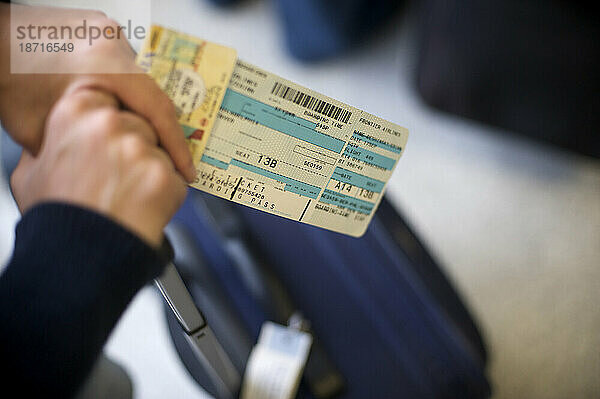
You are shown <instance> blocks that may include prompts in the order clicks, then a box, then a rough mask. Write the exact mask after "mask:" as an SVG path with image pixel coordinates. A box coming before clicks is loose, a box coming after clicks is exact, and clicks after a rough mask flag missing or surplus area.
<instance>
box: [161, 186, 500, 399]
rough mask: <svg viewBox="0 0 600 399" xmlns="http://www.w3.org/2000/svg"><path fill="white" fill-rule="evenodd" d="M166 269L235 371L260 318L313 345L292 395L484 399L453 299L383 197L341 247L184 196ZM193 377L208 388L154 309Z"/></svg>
mask: <svg viewBox="0 0 600 399" xmlns="http://www.w3.org/2000/svg"><path fill="white" fill-rule="evenodd" d="M168 235H169V236H170V238H171V242H172V243H173V246H174V248H175V254H176V258H175V264H176V265H177V268H178V269H179V272H180V274H181V275H182V277H183V279H184V282H185V283H186V286H187V287H188V290H189V291H190V293H191V294H192V296H193V297H194V301H195V302H196V304H197V306H198V307H199V308H200V309H201V310H202V311H203V312H204V315H205V317H206V319H207V321H208V323H209V325H211V327H212V329H213V331H214V332H215V334H216V336H217V338H218V339H219V341H220V342H221V344H222V345H223V347H224V349H225V351H226V352H227V354H228V355H229V357H230V359H231V361H232V362H233V364H234V365H235V367H236V368H237V369H238V371H239V372H240V374H243V371H244V368H245V365H246V362H247V360H248V356H249V354H250V351H251V349H252V347H253V345H254V344H255V342H256V340H257V337H258V334H259V331H260V328H261V325H262V323H263V322H264V321H265V320H271V321H275V322H278V323H281V324H295V325H298V324H300V325H301V326H303V327H304V328H305V329H308V330H309V331H310V332H311V333H312V334H313V336H314V343H313V347H312V349H311V352H310V355H309V358H308V361H307V365H306V368H305V372H304V376H303V380H302V383H301V385H300V389H299V392H298V397H300V398H333V397H339V398H484V397H489V395H490V391H491V390H490V385H489V383H488V381H487V379H486V375H485V366H486V361H487V355H486V350H485V345H484V342H483V340H482V337H481V334H480V333H479V331H478V329H477V326H476V324H475V322H474V320H473V318H472V316H471V315H470V314H469V312H468V310H467V309H466V307H465V305H464V304H463V302H462V301H461V299H460V297H459V295H458V294H457V292H456V291H455V290H454V288H453V287H452V285H451V284H450V283H449V281H448V280H447V279H446V277H445V276H444V274H443V273H442V271H441V270H440V268H439V267H438V265H437V264H436V262H435V261H434V260H433V259H432V258H431V257H430V256H429V254H428V252H427V250H426V249H425V248H424V246H423V245H422V244H421V243H420V242H419V241H418V240H417V238H416V237H415V235H414V233H413V232H412V231H411V229H410V228H409V227H408V226H407V224H406V223H405V222H404V220H403V218H402V217H401V216H400V215H399V214H398V212H397V211H396V210H395V209H394V208H393V206H392V205H391V204H390V203H389V202H388V201H387V200H386V199H385V198H384V200H383V201H382V203H381V205H380V207H379V209H378V211H377V213H376V215H375V217H374V219H373V221H372V223H371V225H370V227H369V229H368V230H367V232H366V234H365V235H364V236H363V237H361V238H358V239H357V238H352V237H348V236H344V235H341V234H338V233H333V232H330V231H326V230H323V229H319V228H315V227H312V226H307V225H303V224H300V223H297V222H295V221H290V220H286V219H283V218H280V217H277V216H273V215H269V214H265V213H263V212H260V211H256V210H254V209H251V208H247V207H244V206H239V205H236V204H234V203H231V202H228V201H225V200H222V199H219V198H216V197H213V196H210V195H206V194H204V193H201V192H198V191H194V190H192V191H191V192H190V194H189V196H188V198H187V200H186V202H185V204H184V206H183V207H182V208H181V210H180V211H179V213H178V214H177V215H176V216H175V218H174V219H173V221H172V222H171V224H170V226H169V228H168ZM165 314H166V315H167V319H168V323H169V329H170V332H171V336H172V339H173V342H174V344H175V347H176V349H177V351H178V353H179V355H180V357H181V359H182V361H183V363H184V364H185V366H186V368H187V369H188V371H189V372H190V374H191V375H192V376H193V378H194V379H195V380H196V381H197V382H198V383H199V384H200V385H201V386H202V387H203V388H204V389H206V390H207V391H208V392H210V393H211V394H213V395H216V392H217V391H216V389H215V387H214V386H213V384H212V382H211V379H210V378H209V376H208V374H207V371H206V370H205V368H204V367H203V365H202V364H201V363H200V362H199V361H198V360H197V358H196V357H195V355H194V354H193V353H192V351H191V350H190V347H189V345H188V343H187V341H186V340H185V339H184V338H183V335H182V334H181V329H180V326H179V324H178V323H177V321H176V319H175V318H174V317H173V315H172V312H171V311H170V310H169V309H166V312H165Z"/></svg>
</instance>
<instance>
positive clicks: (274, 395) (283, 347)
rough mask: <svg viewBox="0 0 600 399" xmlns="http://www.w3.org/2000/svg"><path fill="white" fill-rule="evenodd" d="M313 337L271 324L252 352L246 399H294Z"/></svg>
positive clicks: (244, 390)
mask: <svg viewBox="0 0 600 399" xmlns="http://www.w3.org/2000/svg"><path fill="white" fill-rule="evenodd" d="M311 344H312V336H311V335H310V334H308V333H305V332H302V331H300V330H297V329H295V328H291V327H285V326H281V325H279V324H275V323H272V322H270V321H267V322H265V323H264V324H263V326H262V328H261V330H260V335H259V337H258V342H257V344H256V346H255V347H254V348H253V349H252V353H250V358H249V359H248V364H247V365H246V371H245V373H244V379H243V382H242V392H241V396H240V397H241V398H242V399H291V398H294V397H295V396H296V392H297V390H298V386H299V385H300V379H301V378H302V372H303V370H304V366H305V364H306V360H307V359H308V354H309V352H310V347H311Z"/></svg>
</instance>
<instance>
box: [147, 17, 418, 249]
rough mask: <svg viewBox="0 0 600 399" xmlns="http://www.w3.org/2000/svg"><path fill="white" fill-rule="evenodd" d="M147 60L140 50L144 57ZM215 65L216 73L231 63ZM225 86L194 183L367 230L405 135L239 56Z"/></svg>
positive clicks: (295, 214) (287, 212)
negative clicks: (244, 60) (239, 58)
mask: <svg viewBox="0 0 600 399" xmlns="http://www.w3.org/2000/svg"><path fill="white" fill-rule="evenodd" d="M153 31H154V29H153ZM172 34H174V35H176V36H177V34H175V33H172ZM182 37H187V36H185V35H182ZM150 40H152V36H150ZM171 40H176V39H171ZM196 40H198V39H196ZM146 47H148V46H146ZM151 57H152V56H150V57H148V56H145V55H144V53H143V52H142V53H140V56H139V58H138V60H144V59H149V58H151ZM149 65H150V74H151V75H152V76H153V77H155V79H157V80H158V81H160V79H161V78H164V73H165V72H164V70H162V72H158V73H156V72H155V69H156V70H158V69H159V68H162V67H161V66H160V65H159V66H156V67H155V63H154V62H151V63H149ZM182 67H183V66H180V63H174V64H173V66H171V68H175V69H177V68H182ZM213 67H214V68H215V69H217V70H218V71H217V72H215V71H213V73H217V74H219V73H225V72H226V70H224V69H225V68H226V67H227V66H225V67H224V66H223V65H222V64H219V63H216V64H214V65H213ZM185 68H187V66H185ZM193 69H194V68H191V69H190V70H193ZM203 79H204V78H203ZM228 83H229V84H228V86H227V88H226V90H225V91H224V93H223V97H222V101H221V102H220V109H219V111H218V113H217V114H216V120H215V121H214V124H213V125H212V130H211V131H208V130H205V131H204V133H203V136H202V137H203V138H205V139H206V145H205V147H204V148H203V151H202V152H200V151H201V149H200V147H195V148H192V151H193V152H194V159H195V160H197V163H196V167H197V171H198V177H197V179H196V181H195V182H193V183H192V184H191V186H192V187H194V188H197V189H199V190H202V191H205V192H208V193H210V194H213V195H216V196H219V197H221V198H225V199H227V200H231V201H234V202H236V203H240V204H243V205H246V206H249V207H252V208H255V209H259V210H262V211H265V212H268V213H271V214H275V215H278V216H282V217H285V218H288V219H293V220H296V221H299V222H303V223H307V224H310V225H313V226H318V227H322V228H325V229H329V230H333V231H336V232H339V233H344V234H348V235H351V236H355V237H359V236H361V235H362V234H364V232H365V231H366V229H367V227H368V225H369V222H370V221H371V219H372V217H373V215H374V213H375V211H376V209H377V206H378V205H379V202H380V201H381V199H382V196H383V193H384V191H385V187H386V185H387V182H388V180H389V179H390V177H391V175H392V172H393V170H394V168H395V166H396V164H397V162H398V160H399V158H400V156H401V155H402V153H403V152H404V148H405V146H406V141H407V139H408V130H407V129H405V128H403V127H401V126H398V125H396V124H394V123H391V122H388V121H386V120H383V119H381V118H379V117H376V116H374V115H371V114H369V113H367V112H365V111H361V110H359V109H356V108H354V107H351V106H349V105H347V104H344V103H342V102H340V101H337V100H334V99H332V98H330V97H327V96H324V95H321V94H319V93H316V92H314V91H312V90H310V89H307V88H304V87H302V86H300V85H297V84H295V83H293V82H290V81H288V80H285V79H283V78H281V77H279V76H277V75H275V74H272V73H270V72H267V71H265V70H263V69H260V68H258V67H256V66H254V65H251V64H248V63H246V62H243V61H240V60H238V61H237V62H236V63H235V67H234V68H233V72H232V73H231V77H230V80H229V82H228ZM161 87H163V88H164V86H163V85H161ZM167 93H168V94H169V95H170V96H171V98H173V99H174V101H175V103H176V104H178V102H179V103H181V102H182V100H181V99H179V100H177V99H176V98H174V97H173V94H172V93H171V92H169V91H167ZM183 97H186V96H185V95H184V96H183ZM183 102H185V101H183ZM186 104H187V103H186ZM193 114H194V111H192V113H191V115H193ZM187 123H188V124H190V125H191V126H194V123H195V121H193V120H192V121H188V122H187Z"/></svg>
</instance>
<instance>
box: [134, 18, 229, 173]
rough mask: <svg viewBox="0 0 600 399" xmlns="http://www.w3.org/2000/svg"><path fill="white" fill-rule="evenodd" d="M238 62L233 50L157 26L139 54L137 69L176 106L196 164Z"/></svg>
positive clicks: (151, 31)
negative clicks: (148, 77)
mask: <svg viewBox="0 0 600 399" xmlns="http://www.w3.org/2000/svg"><path fill="white" fill-rule="evenodd" d="M236 59H237V52H236V51H235V50H234V49H232V48H229V47H225V46H220V45H218V44H215V43H211V42H207V41H205V40H202V39H198V38H195V37H193V36H189V35H184V34H181V33H178V32H174V31H172V30H169V29H165V28H163V27H160V26H156V25H154V26H152V28H151V29H150V34H149V35H148V38H147V39H146V41H145V43H144V47H143V48H142V50H141V51H140V53H139V54H138V57H137V63H138V65H140V66H141V67H142V68H144V69H145V70H146V71H147V72H148V73H149V74H150V75H151V76H152V78H153V79H154V80H155V81H156V82H157V83H158V85H159V86H160V87H161V88H162V89H163V90H164V91H165V92H166V93H167V94H168V95H169V97H170V98H171V100H172V101H173V103H174V104H175V109H176V111H177V116H178V118H179V123H180V124H181V126H182V127H183V130H184V132H185V135H186V137H187V138H188V144H189V146H190V150H191V151H192V154H193V156H194V163H195V164H197V163H198V162H199V161H200V158H199V157H200V156H201V155H202V153H203V151H204V147H205V146H206V142H207V139H208V136H209V135H210V132H211V130H212V127H213V124H214V122H215V119H216V117H217V113H218V111H219V106H220V105H221V102H222V101H223V96H224V95H225V90H226V89H227V85H228V83H229V79H230V78H231V74H232V72H233V68H234V66H235V62H236Z"/></svg>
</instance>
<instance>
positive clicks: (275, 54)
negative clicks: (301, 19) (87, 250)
mask: <svg viewBox="0 0 600 399" xmlns="http://www.w3.org/2000/svg"><path fill="white" fill-rule="evenodd" d="M71 3H81V2H76V1H75V2H73V1H72V2H71ZM107 3H110V2H102V4H104V6H105V7H104V8H105V9H106V10H107V11H108V13H109V14H110V15H112V16H114V17H116V18H117V19H119V20H122V19H123V18H125V19H126V18H127V17H128V16H127V15H124V14H123V13H122V11H121V13H119V11H118V10H117V9H116V8H112V9H111V8H110V7H108V8H107V6H106V4H107ZM109 5H110V4H109ZM151 15H152V19H153V21H155V22H157V23H161V24H164V25H167V26H171V27H173V28H176V29H179V30H182V31H186V32H189V33H190V34H194V35H197V36H201V37H204V38H206V39H209V40H213V41H216V42H220V43H223V44H227V45H230V46H232V47H235V48H236V49H237V50H238V52H239V56H240V58H243V59H244V60H246V61H249V62H252V63H255V64H257V65H259V66H261V67H263V68H266V69H268V70H270V71H273V72H275V73H278V74H280V75H282V76H284V77H286V78H289V79H292V80H294V81H296V82H298V83H300V84H303V85H306V86H308V87H311V88H313V89H315V90H318V91H321V92H323V93H326V94H328V95H330V96H332V97H335V98H337V99H340V100H342V101H345V102H347V103H349V104H352V105H354V106H356V107H359V108H362V109H365V110H367V111H369V112H371V113H374V114H377V115H379V116H382V117H384V118H386V119H389V120H391V121H394V122H396V123H399V124H401V125H403V126H406V127H407V128H408V129H409V130H410V132H411V133H410V134H411V135H410V138H409V142H408V145H407V149H406V153H405V155H404V156H403V158H402V159H401V160H400V163H399V165H398V168H397V170H396V172H395V174H394V176H393V178H392V182H391V184H390V188H389V194H390V195H391V197H392V198H393V200H394V202H395V203H396V204H398V205H399V206H400V207H401V209H402V211H403V212H404V213H405V214H406V216H407V217H408V218H409V219H410V220H411V221H412V223H413V224H414V226H415V228H416V229H417V231H418V232H419V233H420V234H421V236H422V237H423V238H424V239H425V240H426V241H427V243H428V244H429V246H430V248H431V249H432V251H433V253H434V254H435V255H436V256H437V258H438V259H439V260H440V261H442V262H443V264H444V265H445V268H446V270H447V272H448V273H449V275H450V276H451V277H452V279H453V280H454V282H455V283H456V284H457V286H458V287H459V288H460V289H461V291H462V292H463V294H464V296H465V298H466V299H467V300H468V302H469V304H470V306H471V307H472V309H473V311H474V313H475V315H476V316H477V317H478V319H479V320H480V322H481V325H482V327H483V331H484V333H485V335H486V338H487V341H488V343H489V347H490V350H491V356H492V359H491V365H490V377H491V379H492V381H493V384H494V392H495V395H494V398H497V399H500V398H567V397H577V398H597V397H600V379H599V378H598V376H599V375H600V307H599V306H598V299H599V293H600V267H599V266H600V163H599V162H598V161H593V160H590V159H587V158H583V157H579V156H576V155H572V154H567V153H563V152H560V151H557V150H554V149H550V148H546V147H543V146H539V145H537V144H533V143H531V142H528V141H525V140H521V139H515V138H512V137H511V136H509V135H506V134H505V133H506V132H502V131H497V130H494V129H491V128H489V127H486V126H482V125H479V124H476V123H472V122H469V121H466V120H463V119H460V118H456V117H452V116H448V115H444V114H441V113H438V112H436V111H433V110H431V109H428V108H427V107H426V106H424V105H423V104H422V103H421V102H420V100H419V98H418V96H417V95H416V93H415V91H414V88H413V86H412V77H413V72H414V61H415V47H414V44H413V43H414V41H413V40H412V39H413V37H414V34H413V29H411V27H410V25H409V24H406V23H405V24H398V27H397V28H396V29H393V32H391V35H390V36H389V37H387V38H385V39H380V40H377V42H376V43H371V44H370V45H369V46H366V47H365V48H363V49H361V50H359V51H357V52H355V53H353V54H352V55H349V56H347V57H344V58H343V59H338V60H335V61H330V62H326V63H322V64H319V65H302V64H298V63H296V62H294V61H293V60H292V59H290V58H289V57H288V56H287V54H286V52H285V49H284V46H283V43H282V39H281V37H280V26H279V25H278V22H277V20H276V19H275V17H274V12H273V11H272V10H271V8H270V7H269V4H268V2H263V1H251V2H250V3H249V4H248V5H246V6H243V7H239V8H235V9H234V10H232V11H227V12H226V11H221V10H219V9H216V8H213V7H210V6H208V5H206V4H205V3H204V2H202V1H197V0H177V1H171V2H168V3H167V2H163V3H161V5H158V4H155V5H154V7H153V8H152V10H151ZM3 190H4V191H2V192H1V193H0V226H1V229H0V259H6V257H7V256H8V254H9V251H10V247H11V245H12V244H11V242H12V238H13V236H12V226H13V224H14V222H15V220H16V218H17V212H16V210H15V208H14V206H13V205H12V204H11V203H10V201H9V199H8V196H7V193H6V191H5V189H3ZM140 325H144V326H145V328H144V331H145V334H144V335H143V336H139V335H138V331H139V326H140ZM166 334H167V333H166V326H165V324H164V321H163V319H162V315H161V303H160V298H159V297H157V296H156V294H155V293H154V292H153V291H152V290H151V289H146V290H144V291H142V292H141V293H140V294H139V295H138V296H137V298H136V299H135V301H134V303H133V304H132V306H131V307H130V308H129V310H128V311H127V313H126V314H125V316H124V317H123V319H122V320H121V322H120V323H119V325H118V326H117V329H116V331H115V332H114V333H113V335H112V337H111V339H110V342H109V343H108V346H107V352H108V353H109V355H111V356H112V357H113V358H116V359H117V360H119V361H120V362H121V363H122V364H123V365H124V366H125V367H126V368H127V369H128V370H129V372H130V373H131V375H132V376H133V378H134V383H135V387H136V388H135V389H136V397H138V398H166V397H186V398H187V397H203V395H205V394H203V393H202V392H201V391H200V390H199V389H198V388H196V387H195V386H194V385H193V384H192V383H191V381H190V379H189V377H188V376H187V374H185V371H184V370H183V368H182V366H181V364H180V363H179V362H178V360H177V358H176V355H175V353H174V351H173V348H172V346H171V344H170V342H169V341H168V339H167V335H166Z"/></svg>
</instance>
